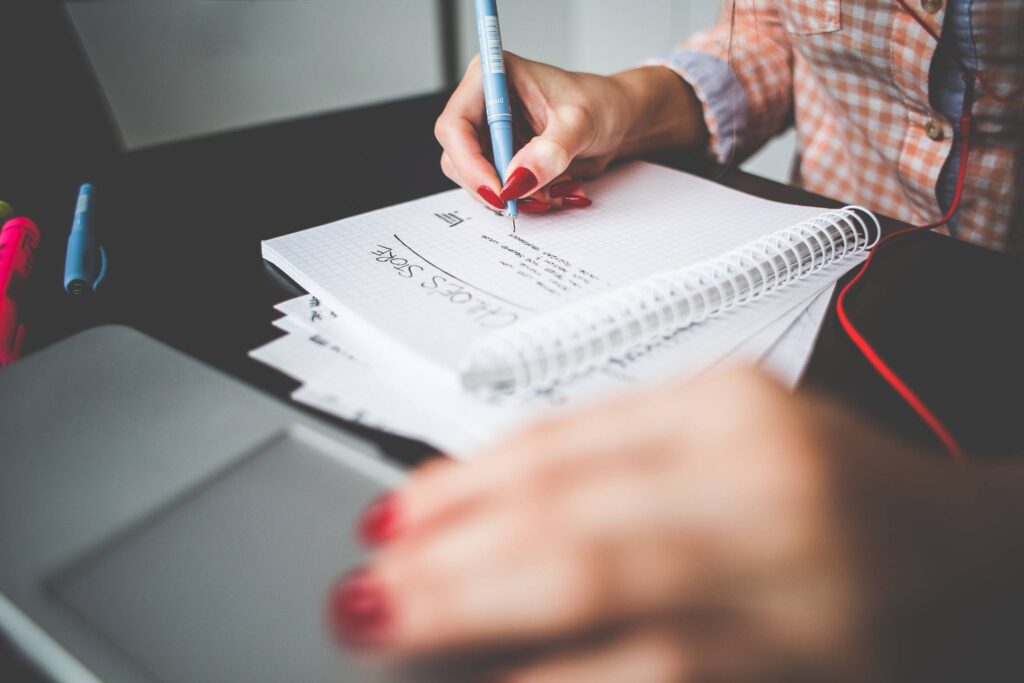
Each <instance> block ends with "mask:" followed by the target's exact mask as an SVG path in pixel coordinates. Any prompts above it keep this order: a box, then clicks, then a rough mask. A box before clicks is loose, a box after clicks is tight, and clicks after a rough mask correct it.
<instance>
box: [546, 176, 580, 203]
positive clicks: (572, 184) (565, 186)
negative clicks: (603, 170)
mask: <svg viewBox="0 0 1024 683" xmlns="http://www.w3.org/2000/svg"><path fill="white" fill-rule="evenodd" d="M581 187H583V181H582V180H573V179H572V178H570V179H569V180H563V181H562V182H560V183H555V184H554V185H552V186H551V188H550V189H549V190H548V194H549V195H551V196H552V197H555V198H557V197H565V196H566V195H570V194H572V193H573V192H577V191H579V189H580V188H581Z"/></svg>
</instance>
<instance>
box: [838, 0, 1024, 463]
mask: <svg viewBox="0 0 1024 683" xmlns="http://www.w3.org/2000/svg"><path fill="white" fill-rule="evenodd" d="M896 2H897V3H899V5H900V6H901V7H902V8H903V9H904V10H905V11H906V12H908V13H909V14H910V16H911V17H913V19H914V21H916V22H917V23H918V24H920V25H921V27H922V28H924V30H925V31H926V32H927V33H928V34H929V35H930V36H932V38H934V39H935V40H938V39H939V36H938V34H937V33H936V32H935V31H934V30H933V29H932V28H931V27H930V26H929V25H928V24H927V23H926V22H925V21H924V20H923V19H921V17H919V16H918V15H917V13H916V12H914V11H913V10H912V9H911V8H910V7H909V6H908V5H907V3H906V0H896ZM959 61H960V66H961V69H962V70H963V79H964V98H963V104H962V105H961V111H960V121H959V131H958V132H959V135H960V167H959V169H958V170H957V178H956V190H955V192H954V195H953V201H952V203H951V204H950V206H949V209H948V210H947V211H946V213H945V215H944V216H943V217H942V218H941V219H940V220H939V221H937V222H935V223H930V224H928V225H919V226H914V227H910V228H904V229H903V230H897V231H896V232H893V233H890V234H889V235H887V236H886V237H884V238H883V239H882V240H880V241H879V243H878V244H877V245H876V246H875V248H874V249H873V250H872V251H871V253H870V254H869V255H868V258H867V259H866V260H865V261H864V263H863V264H862V265H861V267H860V269H859V270H858V271H857V274H856V275H854V277H853V279H851V280H850V281H849V282H848V283H847V284H846V285H845V286H844V287H843V289H842V290H841V291H840V292H839V296H838V298H837V299H836V315H837V317H838V318H839V324H840V325H841V326H842V328H843V331H844V332H845V333H846V335H847V336H848V337H849V338H850V340H851V341H852V342H853V344H854V346H856V347H857V350H858V351H860V353H861V355H863V356H864V358H865V359H866V360H867V361H868V363H870V364H871V366H872V367H873V368H874V370H875V371H876V372H877V373H878V374H879V375H880V376H881V377H882V379H884V380H885V382H886V383H887V384H889V386H891V387H892V388H893V389H894V390H895V391H896V393H898V394H899V395H900V397H901V398H902V399H903V400H904V402H906V403H907V405H909V406H910V408H911V409H912V410H913V411H914V412H915V413H917V415H918V416H919V417H920V418H921V419H922V420H923V421H924V423H925V424H926V425H927V426H928V428H929V429H931V431H932V432H933V433H934V434H935V436H936V437H937V438H938V440H939V441H940V442H941V443H942V445H943V447H944V448H945V450H946V452H947V453H948V454H949V456H950V458H952V459H953V461H954V462H956V463H958V464H963V463H964V462H965V458H964V453H963V449H962V448H961V447H960V444H959V442H958V441H957V440H956V437H954V436H953V433H952V432H951V431H950V430H949V428H948V427H946V425H945V424H943V422H942V420H941V419H939V417H938V416H937V415H936V414H935V413H934V412H933V411H932V410H931V409H930V408H929V407H928V405H927V404H926V403H925V402H924V401H923V400H922V399H921V397H920V396H918V394H917V393H916V392H915V391H914V390H913V389H911V388H910V386H909V385H908V384H907V383H906V382H905V381H904V380H903V379H902V378H901V377H900V376H899V374H897V373H896V371H895V370H893V369H892V367H891V366H890V365H889V364H888V363H887V362H886V361H885V360H884V359H883V358H882V356H881V355H880V354H879V353H878V351H877V350H876V349H875V348H874V346H873V345H872V344H871V343H870V342H869V341H868V340H867V338H865V337H864V335H863V334H861V332H860V330H858V329H857V326H856V325H855V324H854V322H853V320H852V319H851V318H850V316H849V314H848V313H847V310H846V299H847V297H848V296H849V295H850V293H851V292H853V291H854V290H855V289H856V287H857V285H858V283H860V282H861V280H862V279H863V278H864V274H865V273H866V272H867V270H868V268H869V267H870V266H871V263H872V262H873V261H874V258H875V255H876V254H878V252H879V251H881V249H882V247H883V245H885V244H888V243H889V242H892V241H893V240H895V239H898V238H900V237H904V236H906V235H910V234H913V233H917V232H923V231H925V230H933V229H935V228H938V227H941V226H943V225H945V224H946V223H948V222H949V221H950V220H952V219H953V216H955V215H956V212H957V211H958V210H959V208H960V201H961V199H962V198H963V192H964V185H965V184H966V181H967V160H968V155H969V150H970V137H971V122H972V118H971V116H972V109H973V107H974V89H975V83H976V82H977V83H978V84H980V85H981V86H982V88H983V90H984V91H985V93H986V94H988V95H989V96H991V97H993V98H995V99H997V100H998V101H1000V102H1003V101H1004V100H1003V97H1007V98H1009V97H1010V96H1012V95H1013V93H1011V94H1010V95H1007V96H1000V95H998V94H997V93H995V92H994V91H993V90H992V89H991V88H990V87H989V86H988V85H987V83H986V81H984V80H983V78H982V76H981V74H980V73H978V72H977V71H975V70H974V69H972V68H970V67H969V66H968V65H967V64H964V63H963V61H962V60H959Z"/></svg>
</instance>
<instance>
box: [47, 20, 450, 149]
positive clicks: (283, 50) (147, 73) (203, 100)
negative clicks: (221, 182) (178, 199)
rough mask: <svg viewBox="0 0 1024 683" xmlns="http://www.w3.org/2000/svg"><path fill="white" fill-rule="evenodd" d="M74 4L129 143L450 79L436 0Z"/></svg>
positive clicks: (390, 94) (348, 103)
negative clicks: (443, 56)
mask: <svg viewBox="0 0 1024 683" xmlns="http://www.w3.org/2000/svg"><path fill="white" fill-rule="evenodd" d="M66 6H67V8H68V12H69V14H70V16H71V19H72V21H73V22H74V25H75V28H76V29H77V31H78V34H79V36H80V38H81V40H82V43H83V44H84V46H85V48H86V52H87V53H88V55H89V58H90V60H91V61H92V64H93V68H94V69H95V71H96V73H97V75H98V77H99V80H100V84H101V86H102V87H103V90H104V93H105V94H106V96H107V99H108V100H109V101H110V104H111V106H112V108H113V110H114V115H115V118H116V119H117V122H118V124H119V126H120V128H121V131H122V134H123V135H124V138H125V142H126V143H127V145H128V147H129V148H135V147H144V146H147V145H152V144H155V143H159V142H167V141H171V140H177V139H181V138H187V137H191V136H195V135H201V134H205V133H212V132H216V131H222V130H227V129H231V128H238V127H240V126H247V125H253V124H257V123H264V122H267V121H273V120H278V119H285V118H289V117H293V116H301V115H305V114H309V113H312V112H321V111H327V110H331V109H340V108H346V107H354V106H358V105H362V104H368V103H371V102H380V101H383V100H389V99H395V98H399V97H408V96H410V95H413V94H418V93H425V92H431V91H436V90H438V89H440V88H441V87H443V85H444V82H443V81H444V77H443V74H442V66H441V52H440V50H439V48H438V46H437V38H436V36H437V35H438V31H439V28H438V15H437V11H436V4H435V3H434V2H433V1H432V0H359V1H351V2H349V1H339V0H260V1H251V0H241V1H239V0H222V1H219V2H218V1H210V0H159V1H157V0H130V1H123V0H91V1H90V2H69V3H67V5H66Z"/></svg>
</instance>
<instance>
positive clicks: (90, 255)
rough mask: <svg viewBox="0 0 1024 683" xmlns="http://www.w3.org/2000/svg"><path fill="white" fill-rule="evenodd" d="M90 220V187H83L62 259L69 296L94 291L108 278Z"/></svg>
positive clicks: (101, 248) (79, 193) (65, 286)
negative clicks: (65, 252)
mask: <svg viewBox="0 0 1024 683" xmlns="http://www.w3.org/2000/svg"><path fill="white" fill-rule="evenodd" d="M92 217H93V186H92V184H91V183H86V184H84V185H82V187H80V188H79V190H78V203H77V204H76V205H75V219H74V221H73V222H72V224H71V234H70V235H69V236H68V252H67V256H66V257H65V259H64V289H65V290H67V292H68V293H69V294H83V293H86V292H93V291H95V290H96V288H97V287H99V285H100V283H101V282H103V278H104V277H105V276H106V274H107V252H106V251H105V250H104V249H103V247H97V246H96V236H95V235H94V233H93V220H92Z"/></svg>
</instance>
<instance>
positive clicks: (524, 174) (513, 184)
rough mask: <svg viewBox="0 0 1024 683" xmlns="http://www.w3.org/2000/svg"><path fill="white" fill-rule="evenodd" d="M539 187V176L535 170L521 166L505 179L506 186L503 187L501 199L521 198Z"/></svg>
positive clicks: (505, 200) (504, 200)
mask: <svg viewBox="0 0 1024 683" xmlns="http://www.w3.org/2000/svg"><path fill="white" fill-rule="evenodd" d="M535 187H537V176H535V175H533V171H531V170H530V169H528V168H526V167H525V166H520V167H519V168H517V169H516V170H514V171H512V174H511V175H510V176H509V177H508V180H506V181H505V187H503V188H501V195H499V196H500V197H501V201H503V202H507V201H508V200H510V199H519V198H520V197H522V196H523V195H524V194H526V193H527V192H529V191H530V190H532V189H533V188H535Z"/></svg>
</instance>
